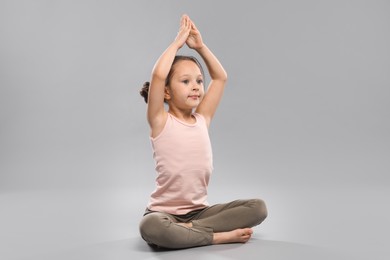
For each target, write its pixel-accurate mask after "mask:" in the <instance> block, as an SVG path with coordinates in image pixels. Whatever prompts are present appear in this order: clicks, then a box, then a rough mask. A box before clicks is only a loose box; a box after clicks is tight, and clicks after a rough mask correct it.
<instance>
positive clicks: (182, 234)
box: [140, 212, 213, 248]
mask: <svg viewBox="0 0 390 260" xmlns="http://www.w3.org/2000/svg"><path fill="white" fill-rule="evenodd" d="M140 233H141V236H142V238H143V239H144V240H145V241H146V242H147V243H149V244H153V245H157V246H160V247H164V248H188V247H196V246H205V245H210V244H212V242H213V230H212V229H210V228H205V227H198V228H189V227H187V226H186V225H184V224H180V223H177V220H176V219H175V218H174V217H173V216H171V215H169V214H166V213H160V212H153V213H149V214H147V215H145V216H144V217H143V219H142V221H141V223H140Z"/></svg>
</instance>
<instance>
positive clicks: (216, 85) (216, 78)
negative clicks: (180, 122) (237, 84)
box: [186, 21, 227, 125]
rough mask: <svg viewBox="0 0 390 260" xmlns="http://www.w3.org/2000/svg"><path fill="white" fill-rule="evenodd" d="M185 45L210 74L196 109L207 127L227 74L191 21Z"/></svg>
mask: <svg viewBox="0 0 390 260" xmlns="http://www.w3.org/2000/svg"><path fill="white" fill-rule="evenodd" d="M186 43H187V45H188V47H190V48H192V49H194V50H196V51H197V52H198V53H199V55H200V56H201V57H202V59H203V60H204V62H205V63H206V66H207V69H208V71H209V73H210V77H211V82H210V84H209V86H208V89H207V93H206V94H205V96H204V98H203V100H202V102H201V103H200V104H199V106H198V107H197V109H196V112H197V113H199V114H202V115H203V116H204V117H205V119H206V121H207V124H208V125H209V124H210V122H211V119H212V118H213V116H214V114H215V111H216V110H217V107H218V104H219V102H220V101H221V98H222V95H223V91H224V88H225V84H226V80H227V74H226V71H225V69H224V68H223V67H222V65H221V63H220V62H219V61H218V59H217V57H215V56H214V54H213V53H212V52H211V51H210V49H209V48H208V47H207V46H206V45H205V44H204V43H203V40H202V37H201V34H200V32H199V30H198V29H197V28H196V26H195V24H194V23H193V22H192V21H191V31H190V35H189V37H188V39H187V41H186Z"/></svg>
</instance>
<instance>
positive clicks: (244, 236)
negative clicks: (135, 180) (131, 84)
mask: <svg viewBox="0 0 390 260" xmlns="http://www.w3.org/2000/svg"><path fill="white" fill-rule="evenodd" d="M184 44H187V45H188V47H189V48H191V49H194V50H195V51H197V52H198V53H199V55H200V56H201V57H202V58H203V60H204V62H205V64H206V66H207V69H208V70H209V73H210V76H211V82H210V84H209V87H208V89H207V92H205V90H204V86H203V79H204V74H203V70H202V67H201V65H200V63H199V62H198V61H197V60H196V58H194V57H191V56H177V55H176V53H177V52H178V50H179V49H180V48H181V47H182V46H183V45H184ZM226 80H227V75H226V72H225V70H224V69H223V67H222V65H221V64H220V63H219V61H218V59H217V58H216V57H215V56H214V55H213V53H212V52H211V51H210V50H209V49H208V47H207V46H206V45H205V44H204V43H203V41H202V37H201V34H200V33H199V31H198V29H197V28H196V26H195V24H194V23H193V22H192V21H191V20H190V18H189V17H188V16H187V15H183V16H182V18H181V22H180V30H179V32H178V35H177V36H176V38H175V40H174V41H173V42H172V43H171V45H169V47H168V48H167V49H166V50H165V51H164V53H163V54H162V55H161V56H160V58H159V59H158V60H157V62H156V64H155V66H154V68H153V71H152V77H151V81H150V83H149V82H146V83H145V84H144V87H143V88H142V90H141V95H142V96H143V97H144V98H145V101H146V103H147V104H148V105H147V120H148V123H149V125H150V129H151V133H150V134H151V137H150V138H151V143H152V147H153V156H154V159H155V161H156V171H157V174H158V175H157V179H156V186H157V187H156V190H155V191H154V192H153V193H152V194H151V198H150V201H149V204H148V207H147V209H146V212H145V214H144V216H143V219H142V221H141V223H140V233H141V236H142V238H143V239H144V240H145V241H146V242H147V243H148V244H150V245H155V246H158V247H164V248H176V249H177V248H188V247H195V246H204V245H211V244H222V243H237V242H241V243H245V242H247V241H248V240H249V239H250V237H251V235H252V232H253V231H252V229H251V227H253V226H256V225H259V224H260V223H261V222H263V220H264V219H265V218H266V216H267V209H266V206H265V203H264V202H263V201H262V200H260V199H252V200H236V201H233V202H230V203H226V204H217V205H214V206H209V204H208V202H207V185H208V182H209V177H210V174H211V172H212V169H213V166H212V151H211V144H210V139H209V135H208V127H209V125H210V122H211V120H212V118H213V116H214V113H215V111H216V109H217V106H218V103H219V101H220V100H221V97H222V93H223V90H224V87H225V83H226ZM164 102H165V103H167V104H168V111H166V110H165V106H164Z"/></svg>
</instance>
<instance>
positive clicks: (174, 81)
mask: <svg viewBox="0 0 390 260" xmlns="http://www.w3.org/2000/svg"><path fill="white" fill-rule="evenodd" d="M173 69H174V71H173V74H172V78H171V81H170V84H169V87H168V92H169V98H168V104H169V105H170V106H171V105H173V106H175V107H177V108H179V109H193V108H196V107H197V106H198V105H199V103H200V102H201V101H202V99H203V95H204V86H203V76H202V73H201V71H200V69H199V67H198V65H197V64H196V63H195V62H193V61H191V60H181V61H178V62H177V63H175V64H174V67H173Z"/></svg>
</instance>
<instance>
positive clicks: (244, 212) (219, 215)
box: [192, 199, 267, 233]
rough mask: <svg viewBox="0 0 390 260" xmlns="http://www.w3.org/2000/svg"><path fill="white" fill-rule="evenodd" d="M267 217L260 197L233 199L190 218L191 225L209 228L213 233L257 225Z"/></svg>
mask: <svg viewBox="0 0 390 260" xmlns="http://www.w3.org/2000/svg"><path fill="white" fill-rule="evenodd" d="M266 217H267V207H266V205H265V203H264V201H262V200H260V199H251V200H235V201H232V202H230V203H226V204H217V205H214V206H211V207H208V208H206V209H205V210H203V211H201V212H200V213H199V214H198V215H197V216H196V217H195V218H194V220H192V225H193V227H195V228H197V227H206V228H211V229H212V230H213V231H214V232H215V233H217V232H227V231H232V230H235V229H243V228H251V227H254V226H257V225H259V224H260V223H261V222H263V220H264V219H265V218H266Z"/></svg>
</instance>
